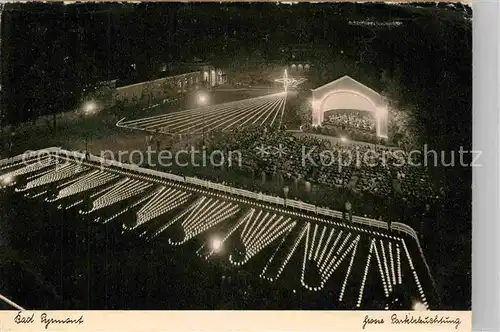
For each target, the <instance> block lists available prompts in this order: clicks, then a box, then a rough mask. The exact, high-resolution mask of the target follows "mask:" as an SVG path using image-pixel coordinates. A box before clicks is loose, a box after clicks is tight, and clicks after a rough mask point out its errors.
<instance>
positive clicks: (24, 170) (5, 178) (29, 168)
mask: <svg viewBox="0 0 500 332" xmlns="http://www.w3.org/2000/svg"><path fill="white" fill-rule="evenodd" d="M55 163H56V161H55V160H53V159H50V160H49V162H48V163H42V162H35V163H33V164H29V165H26V166H24V167H21V168H19V169H16V170H14V171H12V172H9V173H6V174H3V175H2V176H0V182H1V183H4V184H9V183H11V182H12V181H11V180H10V179H13V178H15V177H16V176H19V175H24V174H28V173H33V172H36V171H39V170H41V169H43V168H45V167H49V166H52V165H54V164H55Z"/></svg>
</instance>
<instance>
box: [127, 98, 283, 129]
mask: <svg viewBox="0 0 500 332" xmlns="http://www.w3.org/2000/svg"><path fill="white" fill-rule="evenodd" d="M280 98H281V99H283V97H282V96H280ZM274 99H276V96H274V95H273V99H269V98H265V99H260V100H250V101H244V102H243V101H237V102H231V103H225V104H219V105H215V106H213V107H209V108H201V109H200V108H198V109H193V110H186V111H182V112H176V113H175V114H167V115H162V116H157V117H149V118H143V119H138V120H134V121H129V122H127V124H126V126H129V127H133V128H136V129H142V130H154V129H156V128H168V129H169V130H175V129H178V128H183V127H184V129H182V130H181V131H183V130H185V129H186V128H187V127H189V128H192V127H193V124H198V123H199V124H204V123H206V120H209V119H212V120H214V121H213V122H211V123H210V124H209V125H211V124H213V123H217V122H220V121H221V120H223V119H228V120H226V121H225V122H228V121H229V120H231V119H232V116H231V115H239V114H241V112H242V110H248V111H249V113H251V112H254V113H255V110H259V109H261V108H262V105H264V104H268V103H270V102H272V101H274ZM277 100H279V99H277ZM198 102H199V104H202V105H203V104H206V98H205V99H202V98H199V100H198ZM277 109H278V110H279V108H277ZM202 112H203V113H204V114H203V117H198V118H197V116H199V115H200V114H201V113H202ZM254 116H255V115H254ZM193 119H198V120H194V122H193ZM266 119H267V118H266ZM264 122H265V120H264V121H263V123H264ZM173 125H174V126H173ZM220 125H221V124H219V126H220ZM229 126H231V125H229Z"/></svg>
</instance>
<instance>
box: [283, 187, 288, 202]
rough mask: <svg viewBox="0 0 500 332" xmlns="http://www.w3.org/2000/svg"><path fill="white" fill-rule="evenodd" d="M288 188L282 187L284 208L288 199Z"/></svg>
mask: <svg viewBox="0 0 500 332" xmlns="http://www.w3.org/2000/svg"><path fill="white" fill-rule="evenodd" d="M288 192H289V189H288V186H285V187H283V196H284V197H285V206H286V200H287V199H288Z"/></svg>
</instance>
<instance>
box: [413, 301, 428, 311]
mask: <svg viewBox="0 0 500 332" xmlns="http://www.w3.org/2000/svg"><path fill="white" fill-rule="evenodd" d="M413 310H415V311H426V310H427V307H426V306H425V304H423V303H422V302H420V301H416V302H413Z"/></svg>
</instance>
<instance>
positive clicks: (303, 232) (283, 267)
mask: <svg viewBox="0 0 500 332" xmlns="http://www.w3.org/2000/svg"><path fill="white" fill-rule="evenodd" d="M307 228H308V226H307V225H306V226H304V228H303V229H302V231H301V232H300V234H299V236H298V237H297V239H296V240H295V242H294V244H293V246H292V248H290V250H289V251H288V254H287V255H286V257H285V259H284V260H283V263H282V264H281V266H280V267H279V268H278V271H277V273H276V276H275V277H274V278H273V277H267V276H266V272H267V269H268V267H269V265H270V264H271V262H272V261H273V260H274V257H275V256H276V253H277V252H278V251H279V249H280V247H281V245H282V244H283V242H285V240H286V236H285V237H283V240H282V242H281V244H280V246H278V248H277V249H276V251H275V252H274V253H273V255H272V256H271V257H270V258H269V260H268V262H267V264H266V266H265V267H264V269H263V270H262V273H261V274H260V277H261V278H262V279H265V280H269V281H270V282H272V281H274V280H277V279H278V278H279V277H280V275H281V273H282V272H283V270H284V269H285V266H286V265H287V264H288V261H290V259H291V258H292V256H293V254H294V253H295V250H297V248H298V246H299V244H300V242H301V241H302V238H303V237H304V235H305V234H306V233H307ZM290 231H291V230H290Z"/></svg>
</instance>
